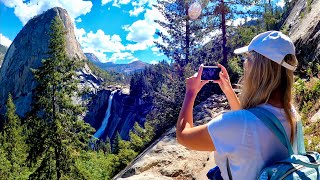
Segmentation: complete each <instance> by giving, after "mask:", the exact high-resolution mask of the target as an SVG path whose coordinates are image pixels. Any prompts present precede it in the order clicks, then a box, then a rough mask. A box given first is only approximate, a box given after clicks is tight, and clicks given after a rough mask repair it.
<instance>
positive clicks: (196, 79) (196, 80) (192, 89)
mask: <svg viewBox="0 0 320 180" xmlns="http://www.w3.org/2000/svg"><path fill="white" fill-rule="evenodd" d="M202 71H203V64H201V66H200V68H199V71H198V72H197V73H195V74H194V75H193V76H191V77H189V78H187V82H186V83H187V87H186V94H188V95H193V96H195V95H197V94H198V92H199V91H200V90H201V88H202V87H203V86H204V85H205V84H207V83H208V82H209V81H207V80H206V81H202V80H201V75H202Z"/></svg>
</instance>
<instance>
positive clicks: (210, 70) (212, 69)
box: [201, 66, 221, 80]
mask: <svg viewBox="0 0 320 180" xmlns="http://www.w3.org/2000/svg"><path fill="white" fill-rule="evenodd" d="M220 71H221V68H219V67H218V66H203V71H202V75H201V80H219V79H220V77H219V72H220Z"/></svg>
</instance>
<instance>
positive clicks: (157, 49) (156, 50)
mask: <svg viewBox="0 0 320 180" xmlns="http://www.w3.org/2000/svg"><path fill="white" fill-rule="evenodd" d="M151 50H152V51H153V52H158V51H159V48H157V47H152V48H151Z"/></svg>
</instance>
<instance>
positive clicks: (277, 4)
mask: <svg viewBox="0 0 320 180" xmlns="http://www.w3.org/2000/svg"><path fill="white" fill-rule="evenodd" d="M285 4H286V3H285V2H284V0H280V1H279V2H277V3H276V6H279V7H281V8H283V7H284V5H285Z"/></svg>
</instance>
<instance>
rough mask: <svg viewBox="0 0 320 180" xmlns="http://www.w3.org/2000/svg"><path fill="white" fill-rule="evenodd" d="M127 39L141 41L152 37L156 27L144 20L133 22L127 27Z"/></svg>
mask: <svg viewBox="0 0 320 180" xmlns="http://www.w3.org/2000/svg"><path fill="white" fill-rule="evenodd" d="M128 30H129V33H128V35H127V38H126V39H127V40H129V41H134V42H137V43H142V42H145V41H149V40H152V39H153V36H154V33H155V32H156V28H155V27H154V26H152V25H151V24H149V23H148V22H147V21H145V20H138V21H136V22H134V23H133V24H132V25H131V26H130V27H129V28H128Z"/></svg>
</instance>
